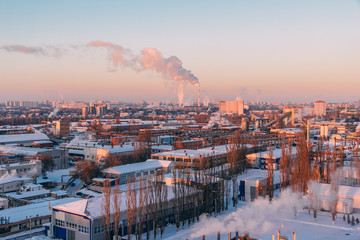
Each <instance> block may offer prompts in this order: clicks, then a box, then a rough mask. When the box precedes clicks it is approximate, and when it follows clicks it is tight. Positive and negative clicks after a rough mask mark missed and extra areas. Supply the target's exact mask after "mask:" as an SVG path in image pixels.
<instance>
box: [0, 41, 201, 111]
mask: <svg viewBox="0 0 360 240" xmlns="http://www.w3.org/2000/svg"><path fill="white" fill-rule="evenodd" d="M69 47H71V48H73V49H78V48H81V47H83V46H74V45H72V46H69ZM86 47H98V48H104V49H106V50H107V53H108V59H109V61H110V63H111V64H112V69H111V70H112V71H114V70H116V68H118V67H129V68H132V69H133V70H135V71H137V72H140V71H145V70H149V69H150V70H153V71H155V72H157V73H159V74H160V75H161V76H162V78H164V79H169V80H172V81H173V83H174V84H175V86H176V87H177V95H178V100H179V104H180V105H182V104H183V100H184V87H185V84H191V85H194V86H196V87H197V88H199V87H200V84H199V80H198V79H197V77H195V76H194V75H193V74H192V73H191V71H190V70H187V69H185V68H184V67H183V66H182V62H181V60H180V59H179V58H177V57H176V56H171V57H169V58H165V57H164V56H163V55H162V53H161V52H160V51H159V50H157V49H155V48H144V49H143V50H142V51H141V53H140V54H138V55H134V54H133V53H132V51H131V50H129V49H126V48H123V47H122V46H119V45H116V44H113V43H110V42H103V41H92V42H89V43H88V44H87V45H86ZM1 49H2V50H4V51H7V52H19V53H23V54H31V55H39V56H47V57H59V56H61V55H63V54H64V52H65V49H63V48H58V47H54V46H45V47H27V46H23V45H6V46H0V50H1Z"/></svg>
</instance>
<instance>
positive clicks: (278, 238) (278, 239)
mask: <svg viewBox="0 0 360 240" xmlns="http://www.w3.org/2000/svg"><path fill="white" fill-rule="evenodd" d="M277 240H280V231H278V236H277Z"/></svg>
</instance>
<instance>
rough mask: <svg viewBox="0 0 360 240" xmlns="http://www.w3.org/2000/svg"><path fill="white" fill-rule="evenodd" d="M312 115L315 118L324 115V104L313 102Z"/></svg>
mask: <svg viewBox="0 0 360 240" xmlns="http://www.w3.org/2000/svg"><path fill="white" fill-rule="evenodd" d="M314 115H316V116H324V115H326V103H325V102H324V101H316V102H314Z"/></svg>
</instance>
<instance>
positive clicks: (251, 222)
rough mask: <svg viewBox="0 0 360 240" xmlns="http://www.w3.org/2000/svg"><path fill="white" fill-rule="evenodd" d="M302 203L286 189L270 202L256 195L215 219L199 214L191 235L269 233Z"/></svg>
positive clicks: (290, 215)
mask: <svg viewBox="0 0 360 240" xmlns="http://www.w3.org/2000/svg"><path fill="white" fill-rule="evenodd" d="M303 206H304V203H303V201H302V200H301V199H300V198H299V195H298V194H296V193H293V192H292V191H291V190H290V189H288V190H285V191H283V192H281V195H280V198H278V199H273V200H272V201H271V202H269V200H268V199H264V198H258V199H256V200H255V201H254V202H253V203H251V204H249V205H247V206H245V207H242V208H239V209H238V210H236V211H235V212H232V213H230V214H227V215H225V216H218V217H216V218H213V217H209V218H206V217H204V216H202V218H201V219H200V222H199V223H197V224H195V225H194V226H193V231H192V233H191V235H190V238H198V237H201V236H202V235H207V236H211V235H216V234H217V232H221V233H226V232H235V231H240V232H246V231H247V232H250V233H260V234H266V233H272V232H275V231H277V229H278V228H279V224H280V222H281V219H284V218H291V217H293V214H294V207H296V209H302V208H303Z"/></svg>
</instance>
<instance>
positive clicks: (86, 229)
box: [55, 219, 89, 233]
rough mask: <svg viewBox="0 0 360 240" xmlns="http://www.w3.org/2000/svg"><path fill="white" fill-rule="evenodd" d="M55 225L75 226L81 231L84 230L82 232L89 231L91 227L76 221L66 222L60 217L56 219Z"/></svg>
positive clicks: (74, 227)
mask: <svg viewBox="0 0 360 240" xmlns="http://www.w3.org/2000/svg"><path fill="white" fill-rule="evenodd" d="M55 226H59V227H65V226H66V227H68V228H73V229H75V230H78V231H79V232H82V233H89V228H88V227H84V226H81V225H77V224H75V223H70V222H65V221H63V220H59V219H55Z"/></svg>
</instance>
